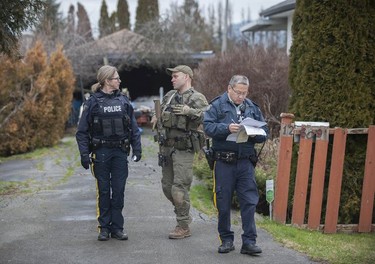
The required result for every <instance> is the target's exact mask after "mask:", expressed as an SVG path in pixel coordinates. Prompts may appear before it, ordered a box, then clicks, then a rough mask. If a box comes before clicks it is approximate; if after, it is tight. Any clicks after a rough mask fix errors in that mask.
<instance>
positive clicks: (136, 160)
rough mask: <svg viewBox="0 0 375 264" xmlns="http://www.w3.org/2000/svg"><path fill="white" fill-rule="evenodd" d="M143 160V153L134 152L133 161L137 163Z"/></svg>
mask: <svg viewBox="0 0 375 264" xmlns="http://www.w3.org/2000/svg"><path fill="white" fill-rule="evenodd" d="M141 158H142V153H141V152H140V151H133V156H132V159H133V160H134V161H135V162H138V161H140V160H141Z"/></svg>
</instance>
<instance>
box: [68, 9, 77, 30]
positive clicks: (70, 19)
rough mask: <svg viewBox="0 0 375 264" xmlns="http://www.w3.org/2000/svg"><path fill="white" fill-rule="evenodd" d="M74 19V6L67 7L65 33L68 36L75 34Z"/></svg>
mask: <svg viewBox="0 0 375 264" xmlns="http://www.w3.org/2000/svg"><path fill="white" fill-rule="evenodd" d="M75 21H76V19H75V14H74V5H70V6H69V11H68V18H67V29H66V30H67V32H68V34H75V27H76V22H75Z"/></svg>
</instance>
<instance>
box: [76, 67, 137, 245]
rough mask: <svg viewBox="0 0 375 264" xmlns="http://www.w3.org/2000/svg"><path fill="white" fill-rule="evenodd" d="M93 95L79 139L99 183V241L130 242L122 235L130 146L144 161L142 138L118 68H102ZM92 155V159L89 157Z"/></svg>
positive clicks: (83, 156)
mask: <svg viewBox="0 0 375 264" xmlns="http://www.w3.org/2000/svg"><path fill="white" fill-rule="evenodd" d="M97 80H98V83H96V84H94V85H93V87H92V89H93V92H94V94H93V95H92V96H91V97H90V98H89V99H88V100H87V101H86V102H85V104H84V107H83V112H82V116H81V119H80V121H79V124H78V130H77V133H76V139H77V143H78V148H79V151H80V154H81V164H82V166H83V167H84V168H85V169H88V168H89V167H90V165H91V171H92V173H93V175H94V177H95V178H96V181H97V192H98V195H97V197H98V198H97V203H98V206H97V207H98V213H99V215H98V222H99V226H98V227H99V236H98V240H100V241H106V240H108V239H109V234H111V237H112V238H116V239H118V240H127V239H128V236H127V235H126V234H125V233H124V232H123V226H124V217H123V215H122V209H123V207H124V192H125V183H126V179H127V177H128V161H127V156H128V155H129V151H130V146H131V147H132V150H133V156H132V158H133V160H134V161H139V160H140V159H141V153H142V151H141V136H140V132H139V129H138V126H137V122H136V120H135V117H134V114H133V107H132V106H131V104H130V102H129V100H128V98H127V97H126V96H124V95H123V94H122V93H121V92H120V91H119V86H120V82H121V80H120V78H119V74H118V72H117V70H116V68H115V67H112V66H108V65H106V66H103V67H101V68H100V69H99V71H98V74H97ZM90 154H91V158H90Z"/></svg>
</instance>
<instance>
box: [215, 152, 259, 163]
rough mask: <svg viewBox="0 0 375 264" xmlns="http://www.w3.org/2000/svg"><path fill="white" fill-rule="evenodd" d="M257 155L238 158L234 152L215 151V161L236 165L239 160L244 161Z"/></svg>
mask: <svg viewBox="0 0 375 264" xmlns="http://www.w3.org/2000/svg"><path fill="white" fill-rule="evenodd" d="M253 156H255V155H250V156H238V153H237V152H234V151H215V152H214V159H215V160H221V161H225V162H227V163H234V162H237V160H242V159H250V160H251V157H253Z"/></svg>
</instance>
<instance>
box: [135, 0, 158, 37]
mask: <svg viewBox="0 0 375 264" xmlns="http://www.w3.org/2000/svg"><path fill="white" fill-rule="evenodd" d="M158 18H159V3H158V0H138V6H137V11H136V21H135V29H134V31H135V32H139V31H140V29H141V28H142V26H143V25H145V24H146V23H147V22H150V21H153V22H155V21H157V19H158Z"/></svg>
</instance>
